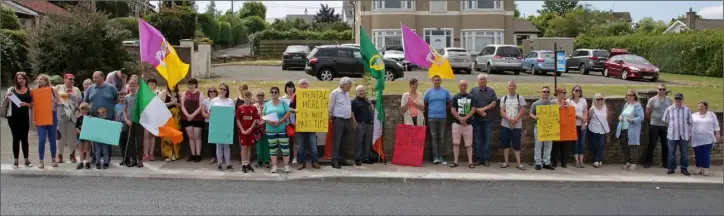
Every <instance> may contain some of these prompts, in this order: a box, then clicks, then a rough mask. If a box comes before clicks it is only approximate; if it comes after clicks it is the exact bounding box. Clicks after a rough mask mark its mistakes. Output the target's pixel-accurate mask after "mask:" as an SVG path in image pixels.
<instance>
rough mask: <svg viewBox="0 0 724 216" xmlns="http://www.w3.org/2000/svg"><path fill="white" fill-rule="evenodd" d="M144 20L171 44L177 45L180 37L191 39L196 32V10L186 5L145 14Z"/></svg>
mask: <svg viewBox="0 0 724 216" xmlns="http://www.w3.org/2000/svg"><path fill="white" fill-rule="evenodd" d="M145 20H146V21H147V22H148V23H149V24H151V25H153V26H154V27H156V29H158V31H160V32H161V34H163V36H164V37H166V40H168V42H169V43H171V44H172V45H178V44H179V41H181V39H193V38H194V34H195V33H196V12H195V11H192V10H189V9H188V8H186V7H177V8H176V9H171V8H168V9H166V8H164V9H161V12H159V13H153V14H151V15H148V16H146V17H145Z"/></svg>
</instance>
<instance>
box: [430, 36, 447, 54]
mask: <svg viewBox="0 0 724 216" xmlns="http://www.w3.org/2000/svg"><path fill="white" fill-rule="evenodd" d="M430 41H431V43H430V46H432V48H433V49H435V50H437V51H438V52H440V50H442V49H445V45H446V44H447V36H445V35H430Z"/></svg>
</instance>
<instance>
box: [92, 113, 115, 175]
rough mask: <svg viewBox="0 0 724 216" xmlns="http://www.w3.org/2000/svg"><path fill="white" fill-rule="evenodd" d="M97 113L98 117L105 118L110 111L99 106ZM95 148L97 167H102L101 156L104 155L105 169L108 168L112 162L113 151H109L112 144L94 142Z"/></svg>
mask: <svg viewBox="0 0 724 216" xmlns="http://www.w3.org/2000/svg"><path fill="white" fill-rule="evenodd" d="M96 113H97V114H98V118H102V119H105V118H106V116H107V115H108V113H107V112H106V108H103V107H101V108H98V110H96ZM93 148H94V149H95V158H96V160H95V162H96V169H101V156H103V169H108V163H110V162H111V153H110V151H109V148H110V145H108V144H105V143H99V142H93Z"/></svg>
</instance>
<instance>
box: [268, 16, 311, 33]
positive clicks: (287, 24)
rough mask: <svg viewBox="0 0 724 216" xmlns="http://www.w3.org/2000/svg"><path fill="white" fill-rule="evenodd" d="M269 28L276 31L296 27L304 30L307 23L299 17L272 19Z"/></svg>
mask: <svg viewBox="0 0 724 216" xmlns="http://www.w3.org/2000/svg"><path fill="white" fill-rule="evenodd" d="M269 28H270V29H274V30H278V31H285V30H291V29H298V30H302V31H304V30H307V29H309V24H307V23H306V22H304V20H303V19H301V18H294V19H292V20H286V19H274V22H272V24H271V25H270V26H269Z"/></svg>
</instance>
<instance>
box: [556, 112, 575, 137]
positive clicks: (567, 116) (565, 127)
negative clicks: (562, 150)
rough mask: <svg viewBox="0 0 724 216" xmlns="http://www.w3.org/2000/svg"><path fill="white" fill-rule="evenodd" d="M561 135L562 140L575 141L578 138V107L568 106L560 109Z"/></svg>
mask: <svg viewBox="0 0 724 216" xmlns="http://www.w3.org/2000/svg"><path fill="white" fill-rule="evenodd" d="M559 116H560V125H561V130H560V134H561V137H560V138H559V139H558V140H560V141H575V140H576V139H578V134H577V133H576V107H573V106H568V107H565V108H564V107H561V109H560V115H559Z"/></svg>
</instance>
